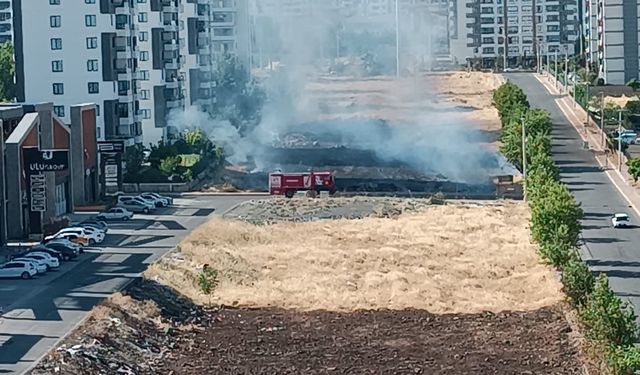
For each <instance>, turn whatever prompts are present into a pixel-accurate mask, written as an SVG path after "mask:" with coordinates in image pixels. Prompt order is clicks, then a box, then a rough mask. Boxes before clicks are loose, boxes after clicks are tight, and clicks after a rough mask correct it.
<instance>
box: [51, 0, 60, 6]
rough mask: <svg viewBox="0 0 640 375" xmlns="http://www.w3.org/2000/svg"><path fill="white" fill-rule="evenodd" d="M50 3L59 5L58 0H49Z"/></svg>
mask: <svg viewBox="0 0 640 375" xmlns="http://www.w3.org/2000/svg"><path fill="white" fill-rule="evenodd" d="M49 4H50V5H60V0H49Z"/></svg>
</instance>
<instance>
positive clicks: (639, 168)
mask: <svg viewBox="0 0 640 375" xmlns="http://www.w3.org/2000/svg"><path fill="white" fill-rule="evenodd" d="M627 167H629V174H630V175H631V177H633V181H634V182H638V177H640V158H633V159H629V160H627Z"/></svg>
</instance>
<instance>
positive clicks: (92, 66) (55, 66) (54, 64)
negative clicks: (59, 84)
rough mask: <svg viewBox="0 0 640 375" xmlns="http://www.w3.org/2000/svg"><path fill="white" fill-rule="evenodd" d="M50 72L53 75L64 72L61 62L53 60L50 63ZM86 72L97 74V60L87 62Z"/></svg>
mask: <svg viewBox="0 0 640 375" xmlns="http://www.w3.org/2000/svg"><path fill="white" fill-rule="evenodd" d="M51 71H52V72H53V73H61V72H63V71H64V66H63V63H62V60H53V61H51ZM87 71H88V72H97V71H98V60H93V59H92V60H87Z"/></svg>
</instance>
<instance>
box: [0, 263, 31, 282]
mask: <svg viewBox="0 0 640 375" xmlns="http://www.w3.org/2000/svg"><path fill="white" fill-rule="evenodd" d="M37 273H38V271H37V270H36V266H35V265H34V264H33V263H32V262H25V261H18V260H16V261H11V262H7V263H5V264H2V265H0V277H20V278H23V279H30V278H32V277H34V276H35V275H36V274H37Z"/></svg>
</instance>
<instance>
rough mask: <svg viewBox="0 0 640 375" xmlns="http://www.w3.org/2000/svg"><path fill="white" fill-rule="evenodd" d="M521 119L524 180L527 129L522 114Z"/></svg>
mask: <svg viewBox="0 0 640 375" xmlns="http://www.w3.org/2000/svg"><path fill="white" fill-rule="evenodd" d="M521 121H522V177H523V178H524V180H525V181H526V179H527V147H526V146H527V129H526V126H525V121H524V116H522V118H521Z"/></svg>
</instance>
